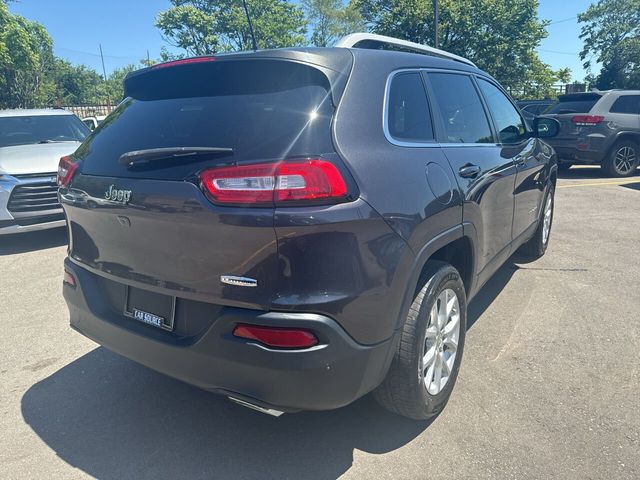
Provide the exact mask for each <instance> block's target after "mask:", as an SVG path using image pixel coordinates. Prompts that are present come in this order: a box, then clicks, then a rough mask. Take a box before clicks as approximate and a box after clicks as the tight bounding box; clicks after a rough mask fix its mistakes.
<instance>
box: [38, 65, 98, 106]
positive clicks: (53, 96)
mask: <svg viewBox="0 0 640 480" xmlns="http://www.w3.org/2000/svg"><path fill="white" fill-rule="evenodd" d="M103 87H104V86H103V79H102V77H101V76H100V75H98V73H97V72H96V71H95V70H92V69H90V68H88V67H86V66H84V65H72V64H71V63H69V62H67V61H66V60H62V59H60V58H56V59H55V60H54V66H53V69H52V72H51V73H50V75H49V78H48V83H47V100H48V101H47V103H49V104H58V105H83V104H95V103H102V102H101V101H100V98H101V97H102V91H103Z"/></svg>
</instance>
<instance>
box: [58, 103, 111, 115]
mask: <svg viewBox="0 0 640 480" xmlns="http://www.w3.org/2000/svg"><path fill="white" fill-rule="evenodd" d="M58 108H64V109H65V110H69V111H70V112H73V113H75V114H76V115H77V116H79V117H80V118H84V117H97V116H101V115H108V114H110V113H111V111H112V110H113V106H112V105H69V106H61V107H58Z"/></svg>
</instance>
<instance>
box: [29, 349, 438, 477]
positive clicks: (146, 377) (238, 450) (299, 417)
mask: <svg viewBox="0 0 640 480" xmlns="http://www.w3.org/2000/svg"><path fill="white" fill-rule="evenodd" d="M22 414H23V417H24V419H25V421H26V422H27V424H28V425H29V426H30V427H31V428H32V429H33V430H34V431H35V433H36V434H37V435H38V436H40V438H41V439H42V440H43V441H44V442H45V443H46V444H47V445H48V446H49V447H51V448H52V449H53V450H54V451H55V452H56V454H57V455H58V457H60V458H62V459H63V460H64V461H66V462H67V463H69V464H70V465H72V466H74V467H76V468H79V469H81V470H83V471H85V472H86V473H88V474H89V475H91V476H93V477H96V478H100V479H120V478H154V479H159V478H172V479H173V478H260V479H266V478H274V479H282V478H312V479H329V478H336V477H338V476H339V475H341V474H343V473H344V472H345V471H347V470H348V469H349V468H350V467H351V464H352V462H353V451H354V449H359V450H364V451H366V452H372V453H385V452H389V451H392V450H395V449H397V448H399V447H401V446H402V445H404V444H406V443H407V442H409V441H411V440H412V439H413V438H415V437H416V436H417V435H419V434H420V433H422V432H423V431H424V429H425V428H427V426H428V425H429V422H413V421H410V420H406V419H403V418H401V417H399V416H396V415H393V414H391V413H387V412H386V411H385V410H383V409H382V408H381V407H379V406H377V404H376V403H375V401H374V400H373V399H372V398H371V396H367V397H365V398H363V399H360V400H359V401H357V402H355V403H354V404H352V405H349V406H347V407H345V408H342V409H339V410H335V411H329V412H303V413H297V414H285V415H283V416H281V417H279V418H274V417H270V416H267V415H265V414H262V413H258V412H255V411H252V410H249V409H247V408H244V407H241V406H238V405H235V404H233V403H231V402H230V401H228V400H226V399H225V398H223V397H221V396H217V395H213V394H211V393H208V392H205V391H202V390H199V389H197V388H195V387H191V386H189V385H186V384H184V383H181V382H179V381H177V380H173V379H171V378H168V377H166V376H164V375H161V374H158V373H156V372H153V371H152V370H149V369H147V368H145V367H142V366H140V365H138V364H136V363H133V362H131V361H129V360H127V359H125V358H123V357H120V356H118V355H116V354H114V353H112V352H110V351H108V350H107V349H105V348H103V347H99V348H96V349H95V350H93V351H91V352H89V353H87V354H86V355H84V356H82V357H81V358H79V359H78V360H76V361H74V362H72V363H70V364H69V365H67V366H65V367H63V368H62V369H60V370H59V371H57V372H56V373H54V374H53V375H51V376H50V377H48V378H46V379H44V380H42V381H41V382H39V383H38V384H36V385H34V386H33V387H31V388H30V389H29V390H28V391H27V392H26V393H25V395H24V396H23V398H22Z"/></svg>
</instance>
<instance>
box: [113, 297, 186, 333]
mask: <svg viewBox="0 0 640 480" xmlns="http://www.w3.org/2000/svg"><path fill="white" fill-rule="evenodd" d="M175 308H176V299H175V297H171V296H169V295H163V294H161V293H156V292H151V291H149V290H144V289H141V288H135V287H128V288H127V295H126V301H125V305H124V314H125V315H126V316H127V317H130V318H133V319H134V320H137V321H139V322H142V323H146V324H147V325H152V326H154V327H157V328H161V329H163V330H168V331H173V320H174V314H175Z"/></svg>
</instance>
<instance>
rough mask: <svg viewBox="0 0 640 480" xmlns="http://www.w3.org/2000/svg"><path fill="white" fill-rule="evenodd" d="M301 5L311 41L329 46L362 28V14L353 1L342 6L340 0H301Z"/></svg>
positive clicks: (322, 45)
mask: <svg viewBox="0 0 640 480" xmlns="http://www.w3.org/2000/svg"><path fill="white" fill-rule="evenodd" d="M301 3H302V7H303V9H304V11H305V13H306V15H307V21H308V22H309V26H310V27H311V29H312V34H311V37H310V40H311V43H312V44H313V45H315V46H316V47H329V46H331V45H333V44H334V43H335V41H336V40H337V39H338V38H340V37H342V36H344V35H347V34H349V33H353V32H358V31H361V30H364V21H363V19H362V15H360V12H359V11H358V9H357V8H356V7H355V5H354V4H353V3H350V4H348V5H347V6H344V4H343V3H342V0H302V2H301Z"/></svg>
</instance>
